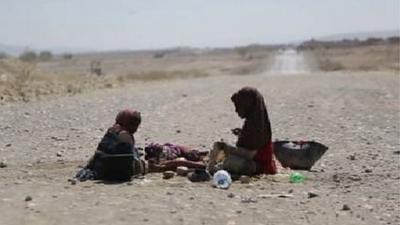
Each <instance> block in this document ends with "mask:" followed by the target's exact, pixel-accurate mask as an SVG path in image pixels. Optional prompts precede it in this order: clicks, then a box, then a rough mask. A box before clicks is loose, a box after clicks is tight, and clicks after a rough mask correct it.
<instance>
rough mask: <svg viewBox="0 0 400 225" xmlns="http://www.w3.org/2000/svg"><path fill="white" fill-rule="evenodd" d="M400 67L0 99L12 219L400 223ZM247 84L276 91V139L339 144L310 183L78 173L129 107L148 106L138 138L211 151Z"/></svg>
mask: <svg viewBox="0 0 400 225" xmlns="http://www.w3.org/2000/svg"><path fill="white" fill-rule="evenodd" d="M399 79H400V78H399V75H398V74H393V73H384V72H375V73H366V72H363V73H357V72H351V73H349V72H335V73H322V72H315V73H307V74H291V75H290V76H281V75H279V74H274V73H263V74H257V75H246V76H217V77H213V76H211V77H205V78H197V79H186V80H180V79H178V80H164V81H154V82H143V83H134V84H131V85H126V86H125V87H124V88H123V89H105V90H98V91H93V92H88V93H83V94H78V95H75V96H66V97H57V98H50V99H48V100H43V101H39V102H32V103H12V104H11V103H10V104H5V105H1V106H0V108H1V110H0V161H1V162H2V165H0V167H2V168H0V224H5V225H8V224H60V225H62V224H174V225H175V224H229V225H233V224H319V225H320V224H357V225H359V224H400V216H399V215H400V210H399V204H400V193H399V183H400V175H399V157H400V148H399V147H400V143H399V137H400V129H399V126H400V124H399V121H400V114H399V112H400V109H399V102H400V99H399V92H400V90H399V81H400V80H399ZM243 86H254V87H257V88H258V89H259V90H260V91H261V93H262V94H263V95H264V97H265V99H266V102H267V106H268V110H269V114H270V119H271V122H272V126H273V127H272V128H273V137H274V138H277V139H290V140H299V139H301V140H311V139H312V140H316V141H319V142H321V143H324V144H325V145H327V146H329V150H328V152H327V153H326V154H325V155H324V156H323V157H322V158H321V160H320V161H319V162H318V163H317V164H316V165H315V166H314V167H313V169H312V171H308V172H303V174H304V175H305V176H306V181H305V182H304V183H301V184H291V183H289V182H288V179H287V177H286V176H285V175H284V174H283V175H277V176H265V177H261V178H259V179H254V180H253V181H252V182H250V183H249V184H241V183H240V182H235V183H233V184H232V186H231V187H230V188H229V189H228V190H220V189H216V188H213V187H212V186H211V184H210V183H208V182H206V183H191V182H190V181H188V180H187V179H186V178H184V177H175V178H173V179H170V180H163V179H162V178H161V177H162V176H161V174H150V175H147V176H146V177H145V178H143V179H136V180H133V181H132V182H128V183H122V184H104V183H99V182H92V181H87V182H82V183H79V182H78V183H74V182H69V181H68V179H69V178H71V177H72V176H73V175H74V174H75V173H76V171H77V170H78V166H79V165H83V164H84V163H85V161H86V160H87V159H88V158H89V157H90V155H91V154H92V153H93V151H94V149H95V147H96V145H97V142H98V141H99V140H100V138H101V137H102V135H103V134H104V132H105V129H106V128H107V127H108V126H110V125H111V124H112V123H113V120H114V117H115V115H116V113H117V112H118V110H119V109H122V108H126V107H132V108H135V109H137V110H139V111H141V112H142V116H143V123H142V124H141V127H140V128H139V130H138V133H137V134H136V135H135V137H136V140H137V144H138V145H139V146H144V145H145V144H146V143H150V142H159V143H163V142H167V141H168V142H173V143H179V144H185V145H189V146H192V147H195V148H200V149H209V147H210V146H211V144H212V143H213V142H214V141H216V140H219V139H221V138H223V139H225V140H227V141H230V142H234V140H235V139H234V138H235V137H234V136H233V135H231V134H230V129H231V128H234V127H240V126H241V123H242V121H241V120H240V119H239V118H238V117H237V115H236V114H235V112H234V107H233V105H232V103H231V102H230V96H231V94H232V93H233V92H235V91H236V90H238V89H239V88H241V87H243Z"/></svg>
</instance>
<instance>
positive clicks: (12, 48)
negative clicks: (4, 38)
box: [0, 43, 26, 55]
mask: <svg viewBox="0 0 400 225" xmlns="http://www.w3.org/2000/svg"><path fill="white" fill-rule="evenodd" d="M25 49H26V48H25V47H21V46H16V45H5V44H1V43H0V52H2V53H6V54H9V55H19V54H21V53H22V52H24V50H25Z"/></svg>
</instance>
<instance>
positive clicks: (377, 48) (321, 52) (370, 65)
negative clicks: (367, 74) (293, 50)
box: [300, 39, 400, 71]
mask: <svg viewBox="0 0 400 225" xmlns="http://www.w3.org/2000/svg"><path fill="white" fill-rule="evenodd" d="M369 40H370V39H369ZM372 40H375V41H368V40H367V41H364V42H361V41H357V40H355V41H349V40H347V41H346V40H344V41H340V42H318V41H313V42H308V43H306V44H304V45H302V46H300V49H302V50H305V51H307V52H308V53H309V54H311V55H313V56H314V57H315V61H316V62H317V64H318V66H319V68H320V69H321V70H323V71H335V70H361V71H376V70H389V71H400V43H399V42H398V41H395V40H394V41H388V40H386V41H385V40H382V39H372Z"/></svg>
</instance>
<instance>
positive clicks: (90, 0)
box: [0, 0, 400, 50]
mask: <svg viewBox="0 0 400 225" xmlns="http://www.w3.org/2000/svg"><path fill="white" fill-rule="evenodd" d="M399 27H400V0H301V1H300V0H274V1H273V0H247V1H246V0H240V1H239V0H158V1H157V0H143V1H137V0H0V43H5V44H13V45H21V46H30V47H33V48H52V47H84V48H90V49H98V50H105V49H147V48H163V47H172V46H193V47H206V46H209V47H212V46H234V45H244V44H250V43H281V42H290V41H295V40H302V39H305V38H306V39H308V38H311V37H318V36H324V35H330V34H336V33H351V32H360V31H373V30H394V29H399Z"/></svg>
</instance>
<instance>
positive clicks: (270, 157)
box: [254, 140, 277, 174]
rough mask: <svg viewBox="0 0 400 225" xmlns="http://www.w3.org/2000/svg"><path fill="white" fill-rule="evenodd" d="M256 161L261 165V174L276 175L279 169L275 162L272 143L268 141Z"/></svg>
mask: <svg viewBox="0 0 400 225" xmlns="http://www.w3.org/2000/svg"><path fill="white" fill-rule="evenodd" d="M254 160H255V161H256V162H257V163H258V164H259V165H261V166H262V167H261V171H260V172H261V173H265V174H276V173H277V168H276V163H275V160H274V145H273V143H272V141H271V140H270V141H268V143H267V145H266V146H265V147H264V148H261V149H258V151H257V154H256V156H255V157H254Z"/></svg>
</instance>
